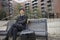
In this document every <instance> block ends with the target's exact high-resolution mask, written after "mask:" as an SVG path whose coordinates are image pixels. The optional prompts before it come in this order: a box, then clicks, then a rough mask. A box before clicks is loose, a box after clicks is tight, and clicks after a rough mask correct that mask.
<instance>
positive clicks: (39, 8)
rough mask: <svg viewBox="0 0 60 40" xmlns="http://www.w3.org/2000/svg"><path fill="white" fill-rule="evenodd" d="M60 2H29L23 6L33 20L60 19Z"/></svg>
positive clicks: (46, 0) (31, 0)
mask: <svg viewBox="0 0 60 40" xmlns="http://www.w3.org/2000/svg"><path fill="white" fill-rule="evenodd" d="M59 2H60V0H27V1H25V2H24V3H21V4H25V5H22V6H23V7H25V9H26V13H27V15H28V16H30V17H31V18H40V17H42V18H60V5H59Z"/></svg>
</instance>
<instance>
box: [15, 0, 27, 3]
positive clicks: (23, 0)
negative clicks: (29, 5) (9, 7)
mask: <svg viewBox="0 0 60 40" xmlns="http://www.w3.org/2000/svg"><path fill="white" fill-rule="evenodd" d="M15 1H16V2H17V3H21V2H25V1H27V0H15Z"/></svg>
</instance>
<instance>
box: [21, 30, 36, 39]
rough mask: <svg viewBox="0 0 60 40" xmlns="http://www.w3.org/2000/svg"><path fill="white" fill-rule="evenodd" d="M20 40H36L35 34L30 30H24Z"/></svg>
mask: <svg viewBox="0 0 60 40" xmlns="http://www.w3.org/2000/svg"><path fill="white" fill-rule="evenodd" d="M20 36H21V40H36V36H35V32H34V31H31V30H25V31H22V32H21V33H20Z"/></svg>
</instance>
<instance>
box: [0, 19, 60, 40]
mask: <svg viewBox="0 0 60 40" xmlns="http://www.w3.org/2000/svg"><path fill="white" fill-rule="evenodd" d="M7 22H8V21H7ZM7 22H3V23H1V22H0V25H3V24H4V23H5V26H4V27H2V26H0V30H6V23H7ZM47 26H48V28H47V29H48V40H60V32H59V31H60V19H47ZM0 38H3V36H0ZM10 39H11V38H10ZM18 39H19V38H18ZM0 40H1V39H0ZM36 40H45V38H41V37H38V38H37V39H36Z"/></svg>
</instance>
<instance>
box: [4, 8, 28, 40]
mask: <svg viewBox="0 0 60 40" xmlns="http://www.w3.org/2000/svg"><path fill="white" fill-rule="evenodd" d="M19 11H20V13H19V14H20V16H19V17H18V18H17V20H16V23H15V24H13V25H12V27H11V29H10V30H9V32H10V34H11V35H13V40H16V38H17V32H18V31H22V30H24V29H25V28H26V24H27V19H28V17H27V16H26V15H25V14H24V13H25V10H24V9H23V8H21V9H19ZM9 32H8V34H7V37H6V38H5V40H8V36H9Z"/></svg>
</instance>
